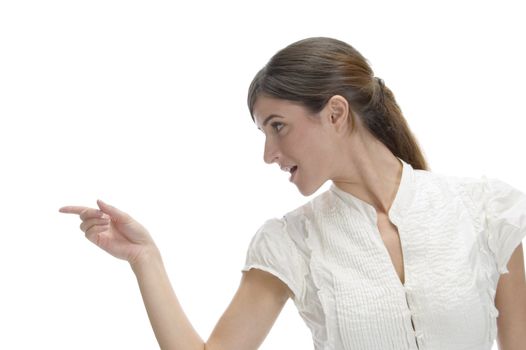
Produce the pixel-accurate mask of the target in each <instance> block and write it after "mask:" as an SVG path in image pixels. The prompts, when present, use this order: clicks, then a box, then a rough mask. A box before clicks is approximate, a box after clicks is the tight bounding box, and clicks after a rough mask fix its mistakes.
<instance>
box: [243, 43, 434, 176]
mask: <svg viewBox="0 0 526 350" xmlns="http://www.w3.org/2000/svg"><path fill="white" fill-rule="evenodd" d="M260 94H264V95H267V96H271V97H276V98H280V99H285V100H289V101H295V102H300V103H301V104H303V105H304V106H305V107H307V108H308V109H309V110H311V111H312V112H313V113H317V112H319V111H321V110H322V109H323V107H324V106H325V104H326V103H327V102H328V101H329V99H330V98H331V97H332V96H334V95H341V96H343V97H345V98H346V99H347V101H348V102H349V105H350V108H351V111H352V112H354V114H358V115H359V117H361V119H362V121H363V124H364V125H365V127H366V128H367V129H368V130H369V132H371V134H372V135H374V136H375V137H376V138H377V139H378V140H380V141H381V142H382V143H383V144H384V145H385V146H386V147H387V148H388V149H389V150H390V151H391V152H392V153H393V154H394V155H395V156H397V157H399V158H401V159H403V160H404V161H405V162H406V163H409V164H411V166H412V167H413V168H414V169H423V170H427V169H428V166H427V163H426V160H425V158H424V156H423V154H422V151H421V150H420V147H419V145H418V143H417V141H416V138H415V137H414V135H413V134H412V132H411V131H410V130H409V127H408V125H407V122H406V120H405V118H404V116H403V115H402V111H401V110H400V107H398V104H397V103H396V100H395V98H394V95H393V93H392V92H391V90H389V88H388V87H386V86H385V85H384V82H383V80H382V79H379V78H377V77H375V76H374V73H373V71H372V69H371V67H370V66H369V64H368V62H367V60H366V59H365V58H364V57H363V56H362V55H361V54H360V53H359V52H358V51H357V50H356V49H354V48H353V47H352V46H351V45H349V44H347V43H345V42H342V41H339V40H336V39H331V38H323V37H319V38H308V39H304V40H300V41H297V42H295V43H293V44H291V45H289V46H287V47H285V48H284V49H282V50H280V51H278V52H277V53H276V54H275V55H274V56H273V57H272V58H271V59H270V61H269V62H268V63H267V64H266V65H265V66H264V67H263V68H262V69H261V70H260V71H259V72H258V73H257V74H256V76H255V77H254V79H253V80H252V83H251V84H250V87H249V90H248V108H249V110H250V114H251V115H252V119H254V116H253V112H254V111H253V109H254V104H255V102H256V99H257V97H258V96H259V95H260ZM351 124H352V126H353V127H354V123H353V120H351Z"/></svg>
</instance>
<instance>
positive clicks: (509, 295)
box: [495, 244, 526, 350]
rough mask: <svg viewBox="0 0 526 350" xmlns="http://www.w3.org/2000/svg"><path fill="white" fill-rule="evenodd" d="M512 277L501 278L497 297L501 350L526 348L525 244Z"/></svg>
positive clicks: (513, 263) (512, 260)
mask: <svg viewBox="0 0 526 350" xmlns="http://www.w3.org/2000/svg"><path fill="white" fill-rule="evenodd" d="M508 271H509V273H508V274H503V275H501V276H500V279H499V283H498V286H497V293H496V296H495V306H496V307H497V309H498V310H499V317H498V318H497V326H498V333H497V342H498V344H499V349H500V350H523V349H526V278H525V272H524V253H523V249H522V244H519V246H518V247H517V248H516V249H515V251H514V252H513V254H512V256H511V258H510V260H509V262H508Z"/></svg>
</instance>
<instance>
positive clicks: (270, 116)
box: [258, 114, 285, 130]
mask: <svg viewBox="0 0 526 350" xmlns="http://www.w3.org/2000/svg"><path fill="white" fill-rule="evenodd" d="M272 118H285V117H282V116H281V115H277V114H271V115H269V116H268V117H267V118H265V120H264V121H263V127H265V126H266V125H267V124H268V123H269V122H270V120H271V119H272ZM258 129H259V130H261V128H258Z"/></svg>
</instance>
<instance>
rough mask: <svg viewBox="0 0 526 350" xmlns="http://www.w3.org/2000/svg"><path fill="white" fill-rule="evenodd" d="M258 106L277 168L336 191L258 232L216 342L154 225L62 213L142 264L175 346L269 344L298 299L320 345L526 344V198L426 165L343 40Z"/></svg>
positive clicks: (271, 88)
mask: <svg viewBox="0 0 526 350" xmlns="http://www.w3.org/2000/svg"><path fill="white" fill-rule="evenodd" d="M248 104H249V109H250V112H251V115H252V117H253V119H254V121H255V123H256V125H257V127H258V128H259V129H260V130H261V131H262V132H263V133H264V134H265V137H266V141H265V152H264V160H265V162H267V163H269V164H271V163H276V164H278V165H279V166H280V168H281V169H282V170H284V171H287V172H290V173H291V177H290V181H291V182H293V183H294V184H295V185H296V186H297V187H298V190H299V191H300V192H301V193H302V194H303V195H305V196H308V195H311V194H312V193H314V192H315V191H316V190H317V189H319V188H320V187H321V186H322V185H323V184H324V183H325V182H326V181H327V180H331V181H332V185H331V187H330V189H329V190H327V191H326V192H324V193H322V194H320V195H318V196H316V197H315V198H313V199H312V200H311V201H309V202H308V203H307V204H305V205H303V206H301V207H299V208H297V209H296V210H293V211H291V212H289V213H287V214H286V215H285V216H283V218H281V219H271V220H268V221H267V222H266V223H265V224H264V225H263V226H262V227H261V228H260V229H259V230H258V232H257V233H256V234H255V235H254V237H253V239H252V241H251V243H250V246H249V248H248V252H247V258H246V264H245V266H244V268H243V271H244V273H243V277H242V280H241V284H240V286H239V289H238V291H237V292H236V294H235V295H234V298H233V300H232V302H231V304H230V305H229V306H228V308H227V309H226V311H225V313H224V314H223V316H222V317H221V318H220V319H219V322H218V324H217V325H216V327H215V328H214V330H213V332H212V334H211V335H210V337H209V339H208V341H207V342H206V343H205V342H203V340H202V339H201V338H200V337H199V335H198V334H197V333H196V332H195V330H194V329H193V328H192V325H191V324H190V323H189V321H188V319H187V318H186V315H185V314H184V312H183V310H182V308H181V306H180V305H179V302H178V300H177V297H176V295H175V293H174V292H173V290H172V288H171V286H170V282H169V280H168V277H167V275H166V272H165V270H164V267H163V263H162V259H161V256H160V254H159V251H158V249H157V248H156V246H155V244H154V242H153V240H152V238H151V237H150V235H149V234H148V232H147V230H146V229H145V228H144V227H143V226H141V225H140V224H139V223H138V222H136V221H135V220H133V219H132V218H131V217H130V216H129V215H127V214H126V213H124V212H122V211H120V210H119V209H117V208H115V207H112V206H110V205H108V204H105V203H103V202H101V201H98V202H97V204H98V206H99V210H97V209H92V208H86V207H77V206H68V207H63V208H61V209H60V211H61V212H64V213H75V214H78V215H80V218H81V220H82V221H83V222H82V224H81V229H82V230H83V231H84V232H85V233H86V236H87V238H88V239H89V240H91V241H92V242H94V243H95V244H97V245H98V246H99V247H101V248H102V249H104V250H106V251H107V252H109V253H110V254H112V255H114V256H116V257H118V258H121V259H125V260H127V261H129V262H130V264H131V267H132V269H133V271H134V273H135V274H136V276H137V279H138V283H139V287H140V289H141V293H142V296H143V299H144V303H145V306H146V309H147V312H148V316H149V318H150V321H151V324H152V327H153V329H154V331H155V335H156V337H157V340H158V342H159V344H160V346H161V348H162V349H204V348H206V349H212V350H214V349H256V348H258V346H259V345H260V344H261V343H262V341H263V339H264V338H265V336H266V335H267V333H268V332H269V331H270V328H271V327H272V325H273V323H274V321H275V320H276V318H277V317H278V315H279V313H280V311H281V310H282V308H283V306H284V304H285V302H286V301H287V299H288V298H289V297H291V298H292V299H293V301H294V303H295V305H296V306H297V308H298V311H299V313H300V315H301V316H302V317H303V319H304V320H305V322H306V323H307V325H308V326H309V328H310V329H311V331H312V334H313V340H314V345H315V348H316V349H327V350H328V349H334V350H341V349H441V350H442V349H448V350H452V349H473V350H475V349H476V350H480V349H491V346H492V344H493V343H494V340H495V338H497V339H498V342H499V345H500V348H501V349H504V350H511V349H525V348H526V283H525V276H524V275H525V273H524V261H523V251H522V244H521V241H522V239H523V237H524V236H525V234H526V196H525V195H523V194H522V193H520V192H519V191H517V190H516V189H514V188H512V187H511V186H509V185H507V184H505V183H503V182H501V181H499V180H496V179H487V178H485V177H483V178H481V179H470V178H458V177H452V176H443V175H439V174H435V173H432V172H430V171H428V170H426V169H427V165H426V162H425V159H424V157H423V155H422V153H421V151H420V149H419V147H418V144H417V142H416V140H415V138H414V137H413V135H412V134H411V132H410V130H409V129H408V127H407V125H406V122H405V120H404V118H403V116H402V113H401V111H400V109H399V107H398V106H397V104H396V102H395V99H394V97H393V94H392V93H391V91H390V90H389V89H388V88H387V87H386V86H385V85H384V84H383V81H382V80H381V79H378V78H376V77H374V74H373V72H372V70H371V68H370V67H369V65H368V64H367V62H366V60H365V59H364V57H362V56H361V55H360V53H358V52H357V51H356V50H355V49H354V48H353V47H351V46H350V45H348V44H346V43H343V42H341V41H338V40H334V39H329V38H310V39H305V40H302V41H299V42H296V43H294V44H292V45H289V46H288V47H286V48H284V49H283V50H281V51H279V52H278V53H277V54H276V55H275V56H274V57H272V59H271V60H270V61H269V62H268V63H267V65H266V66H265V67H264V68H263V69H262V70H261V71H260V72H259V73H258V74H257V75H256V76H255V78H254V80H253V82H252V84H251V86H250V88H249V96H248ZM254 315H257V316H254ZM497 326H498V327H497ZM497 330H498V331H497Z"/></svg>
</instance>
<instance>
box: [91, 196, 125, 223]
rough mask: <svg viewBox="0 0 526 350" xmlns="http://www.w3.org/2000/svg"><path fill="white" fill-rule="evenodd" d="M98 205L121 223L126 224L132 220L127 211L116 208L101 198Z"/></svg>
mask: <svg viewBox="0 0 526 350" xmlns="http://www.w3.org/2000/svg"><path fill="white" fill-rule="evenodd" d="M97 205H98V206H99V208H100V210H101V211H102V212H103V213H105V214H108V215H109V216H111V219H112V220H113V221H115V222H118V223H121V224H125V223H127V222H129V221H131V217H130V216H129V215H128V214H126V213H125V212H123V211H121V210H119V209H117V208H115V207H114V206H112V205H109V204H107V203H105V202H103V201H101V200H100V199H97Z"/></svg>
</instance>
